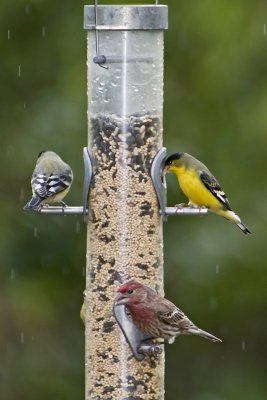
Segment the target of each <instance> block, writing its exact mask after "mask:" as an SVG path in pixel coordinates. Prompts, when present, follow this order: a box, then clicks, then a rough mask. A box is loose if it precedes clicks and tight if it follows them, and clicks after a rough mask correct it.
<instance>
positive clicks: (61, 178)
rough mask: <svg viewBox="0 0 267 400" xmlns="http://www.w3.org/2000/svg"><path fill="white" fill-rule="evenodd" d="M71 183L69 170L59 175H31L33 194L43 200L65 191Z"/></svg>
mask: <svg viewBox="0 0 267 400" xmlns="http://www.w3.org/2000/svg"><path fill="white" fill-rule="evenodd" d="M71 183H72V172H71V170H68V171H66V172H65V173H62V174H60V175H57V174H50V175H49V176H47V174H46V173H40V174H33V176H32V180H31V184H32V190H33V192H34V193H35V194H36V195H37V196H39V197H41V198H43V199H47V198H48V197H51V196H55V195H56V194H58V193H60V192H62V191H63V190H65V189H67V188H68V187H69V186H70V185H71Z"/></svg>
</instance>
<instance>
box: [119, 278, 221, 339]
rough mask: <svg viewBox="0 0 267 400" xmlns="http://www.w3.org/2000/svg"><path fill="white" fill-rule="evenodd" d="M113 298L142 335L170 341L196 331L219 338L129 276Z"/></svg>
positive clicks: (204, 335)
mask: <svg viewBox="0 0 267 400" xmlns="http://www.w3.org/2000/svg"><path fill="white" fill-rule="evenodd" d="M117 292H118V294H117V296H116V298H115V306H119V305H124V306H126V308H127V310H128V311H129V313H130V316H131V318H132V321H133V323H134V324H135V325H136V326H137V328H138V329H139V330H140V331H142V332H143V333H144V334H145V335H146V336H149V337H151V339H152V338H155V339H164V342H166V343H173V342H174V340H175V338H176V336H178V335H190V334H192V335H199V336H202V337H204V338H205V339H209V340H211V341H212V342H221V339H218V338H217V337H215V336H213V335H211V334H210V333H208V332H205V331H203V330H202V329H199V328H198V327H197V326H196V325H195V324H193V322H192V321H190V319H189V318H188V317H187V316H186V315H185V314H184V313H183V312H182V311H181V310H179V308H177V307H176V306H175V305H174V304H173V303H171V302H170V301H169V300H167V299H165V298H163V297H161V296H159V295H158V294H157V293H156V292H154V291H152V290H151V289H149V288H148V287H146V286H144V285H142V284H141V283H139V282H136V281H134V280H130V281H128V282H126V283H124V284H123V285H121V286H120V287H119V288H118V290H117Z"/></svg>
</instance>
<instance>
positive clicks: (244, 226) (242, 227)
mask: <svg viewBox="0 0 267 400" xmlns="http://www.w3.org/2000/svg"><path fill="white" fill-rule="evenodd" d="M237 226H238V228H240V229H241V231H242V232H243V233H244V234H245V235H248V234H250V233H251V232H250V230H249V229H248V227H247V226H246V225H245V224H243V222H242V221H241V222H240V224H237Z"/></svg>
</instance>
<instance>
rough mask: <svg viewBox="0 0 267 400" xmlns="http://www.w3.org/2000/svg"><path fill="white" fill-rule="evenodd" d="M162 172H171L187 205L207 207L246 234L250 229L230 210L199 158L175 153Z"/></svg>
mask: <svg viewBox="0 0 267 400" xmlns="http://www.w3.org/2000/svg"><path fill="white" fill-rule="evenodd" d="M164 172H173V173H174V174H175V175H176V177H177V179H178V182H179V185H180V187H181V189H182V191H183V192H184V194H185V195H186V196H187V197H188V199H189V203H188V204H189V205H192V206H195V207H196V206H197V207H207V208H208V209H209V210H210V211H212V212H214V213H215V214H218V215H221V216H222V217H224V218H226V219H228V220H229V221H231V222H233V223H235V224H236V225H237V226H238V227H239V228H240V229H241V230H242V232H243V233H244V234H245V235H247V234H248V233H251V232H250V230H249V229H248V228H247V227H246V225H244V224H243V222H242V221H241V219H240V218H239V216H238V215H237V214H235V213H234V211H233V210H232V208H231V206H230V203H229V201H228V199H227V197H226V195H225V193H224V191H223V190H222V189H221V187H220V185H219V183H218V181H217V180H216V178H215V177H214V176H213V175H212V173H211V172H210V171H209V169H208V168H207V167H206V166H205V165H204V164H203V163H202V162H200V161H199V160H197V159H196V158H194V157H192V156H191V155H190V154H187V153H175V154H172V155H171V156H169V157H168V158H167V160H166V161H165V167H164Z"/></svg>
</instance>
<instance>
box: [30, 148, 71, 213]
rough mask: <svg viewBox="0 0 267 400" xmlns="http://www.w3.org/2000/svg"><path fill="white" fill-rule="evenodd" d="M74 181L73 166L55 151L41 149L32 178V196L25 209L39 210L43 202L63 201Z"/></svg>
mask: <svg viewBox="0 0 267 400" xmlns="http://www.w3.org/2000/svg"><path fill="white" fill-rule="evenodd" d="M72 181H73V172H72V169H71V167H70V166H69V165H68V164H66V163H65V162H64V161H63V160H62V159H61V158H60V157H59V155H57V154H56V153H54V152H53V151H47V150H46V151H41V153H40V154H39V155H38V158H37V162H36V166H35V169H34V171H33V174H32V178H31V186H32V198H31V200H30V201H29V202H28V203H27V204H26V205H25V207H24V210H28V209H33V210H39V209H40V208H41V206H42V204H51V203H57V202H58V203H61V204H62V205H63V206H66V204H65V203H64V202H63V201H62V200H63V198H64V197H65V196H66V194H67V193H68V191H69V190H70V187H71V184H72Z"/></svg>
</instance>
